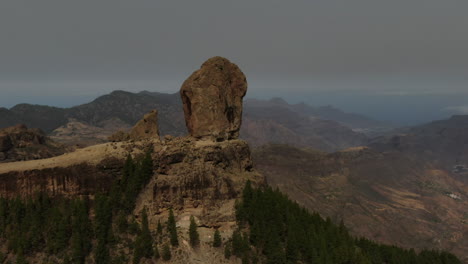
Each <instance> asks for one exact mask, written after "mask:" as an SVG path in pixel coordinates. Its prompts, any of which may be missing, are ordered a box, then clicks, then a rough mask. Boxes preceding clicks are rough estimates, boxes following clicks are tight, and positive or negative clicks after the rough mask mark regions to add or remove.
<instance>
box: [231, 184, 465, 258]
mask: <svg viewBox="0 0 468 264" xmlns="http://www.w3.org/2000/svg"><path fill="white" fill-rule="evenodd" d="M236 215H237V220H238V224H239V227H240V228H239V230H237V231H235V232H234V233H233V236H232V239H231V244H230V245H229V246H230V247H231V250H232V253H233V254H234V255H236V256H237V257H240V258H242V262H243V263H250V262H252V263H254V262H257V261H261V263H264V262H265V263H271V264H276V263H278V264H279V263H322V264H327V263H330V264H340V263H357V264H359V263H369V264H370V263H375V264H381V263H390V264H392V263H395V264H406V263H408V264H414V263H416V264H425V263H431V264H432V263H434V264H436V263H437V264H438V263H440V264H448V263H461V262H460V261H459V260H458V259H457V258H456V257H455V256H454V255H452V254H450V253H447V252H443V251H442V252H439V251H433V250H424V251H422V252H420V253H419V254H417V253H416V252H415V251H414V250H406V249H402V248H398V247H395V246H388V245H382V244H378V243H375V242H372V241H370V240H367V239H364V238H358V239H356V238H353V237H352V236H350V234H349V232H348V230H347V229H346V227H345V226H344V225H343V223H341V224H339V225H336V224H334V223H332V221H331V220H330V219H326V220H324V219H323V218H321V217H320V215H319V214H317V213H309V212H308V211H307V210H306V209H304V208H302V207H300V206H299V205H298V204H297V203H295V202H292V201H291V200H289V199H288V198H287V196H285V195H284V194H282V193H281V192H279V191H278V190H273V189H271V188H265V189H260V188H259V189H253V188H252V187H251V185H250V183H249V182H247V184H246V186H245V188H244V191H243V195H242V200H241V202H239V203H238V204H237V206H236ZM241 231H245V233H241Z"/></svg>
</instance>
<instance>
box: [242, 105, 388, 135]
mask: <svg viewBox="0 0 468 264" xmlns="http://www.w3.org/2000/svg"><path fill="white" fill-rule="evenodd" d="M245 104H246V105H247V106H257V107H260V106H261V107H282V108H287V109H290V110H292V111H294V112H298V113H302V114H304V115H307V116H310V117H315V118H320V119H325V120H333V121H336V122H339V123H341V124H343V125H345V126H347V127H350V128H352V129H356V130H361V131H366V132H372V131H373V130H387V129H389V128H391V125H390V124H387V123H384V122H380V121H376V120H373V119H371V118H369V117H366V116H363V115H359V114H354V113H346V112H343V111H342V110H340V109H338V108H335V107H333V106H330V105H328V106H319V107H313V106H310V105H308V104H305V103H299V104H288V103H287V102H286V101H285V100H283V99H281V98H272V99H271V100H268V101H266V100H257V99H248V100H246V102H245Z"/></svg>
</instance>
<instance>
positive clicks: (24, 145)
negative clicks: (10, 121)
mask: <svg viewBox="0 0 468 264" xmlns="http://www.w3.org/2000/svg"><path fill="white" fill-rule="evenodd" d="M65 151H66V148H65V147H64V146H62V145H60V144H58V143H56V142H54V141H52V140H50V138H48V137H47V136H46V135H45V134H44V133H43V132H42V131H41V130H40V129H28V128H27V127H26V126H25V125H16V126H12V127H8V128H4V129H0V162H11V161H19V160H31V159H42V158H48V157H53V156H57V155H60V154H63V153H65Z"/></svg>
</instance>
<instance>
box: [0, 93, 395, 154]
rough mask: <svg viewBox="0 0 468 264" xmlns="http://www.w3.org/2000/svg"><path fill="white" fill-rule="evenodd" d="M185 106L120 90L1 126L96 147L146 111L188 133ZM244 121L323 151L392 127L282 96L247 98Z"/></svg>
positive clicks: (23, 108)
mask: <svg viewBox="0 0 468 264" xmlns="http://www.w3.org/2000/svg"><path fill="white" fill-rule="evenodd" d="M181 105H182V102H181V100H180V95H179V94H178V93H176V94H165V93H157V92H147V91H143V92H140V93H130V92H124V91H115V92H112V93H110V94H107V95H104V96H101V97H99V98H97V99H95V100H94V101H92V102H90V103H87V104H83V105H79V106H75V107H71V108H57V107H50V106H41V105H30V104H19V105H16V106H14V107H12V108H11V109H6V108H0V127H8V126H13V125H16V124H19V123H22V124H25V125H27V126H29V127H35V128H40V129H42V130H44V131H45V132H46V133H47V134H49V135H50V136H51V137H52V139H54V140H56V141H59V142H62V143H66V144H82V145H91V144H96V143H102V142H105V141H106V140H107V137H108V136H109V135H111V134H112V133H113V132H115V131H116V130H118V129H120V130H128V129H129V128H130V127H131V126H133V125H134V124H135V123H136V122H137V121H138V120H139V119H140V118H141V116H143V115H144V114H145V113H147V112H149V111H150V110H152V109H157V110H158V112H159V124H160V130H161V135H173V136H182V135H185V134H187V131H186V128H185V121H184V118H183V112H182V110H181ZM243 119H244V120H243V121H244V126H243V127H242V130H241V137H242V138H244V139H246V140H247V141H248V142H249V143H250V144H252V145H262V144H265V143H271V142H274V143H285V144H290V145H293V146H299V147H312V148H316V149H320V150H323V151H336V150H339V149H343V148H348V147H353V146H360V145H362V144H365V143H367V141H368V138H369V137H368V136H366V133H368V134H375V133H378V132H379V131H382V130H387V129H389V128H390V126H388V125H387V124H384V123H381V122H378V121H375V120H372V119H370V118H367V117H365V116H361V115H357V114H350V113H345V112H343V111H341V110H339V109H336V108H333V107H331V106H327V107H318V108H315V107H312V106H309V105H307V104H304V103H301V104H296V105H291V104H288V103H287V102H286V101H284V100H282V99H280V98H273V99H271V100H268V101H265V100H256V99H250V100H246V101H245V103H244V117H243Z"/></svg>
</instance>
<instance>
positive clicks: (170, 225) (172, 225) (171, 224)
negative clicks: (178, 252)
mask: <svg viewBox="0 0 468 264" xmlns="http://www.w3.org/2000/svg"><path fill="white" fill-rule="evenodd" d="M167 231H168V232H169V236H170V240H171V245H172V246H174V247H176V246H178V245H179V239H178V238H177V227H176V222H175V218H174V212H173V211H172V209H170V210H169V218H168V219H167Z"/></svg>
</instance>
